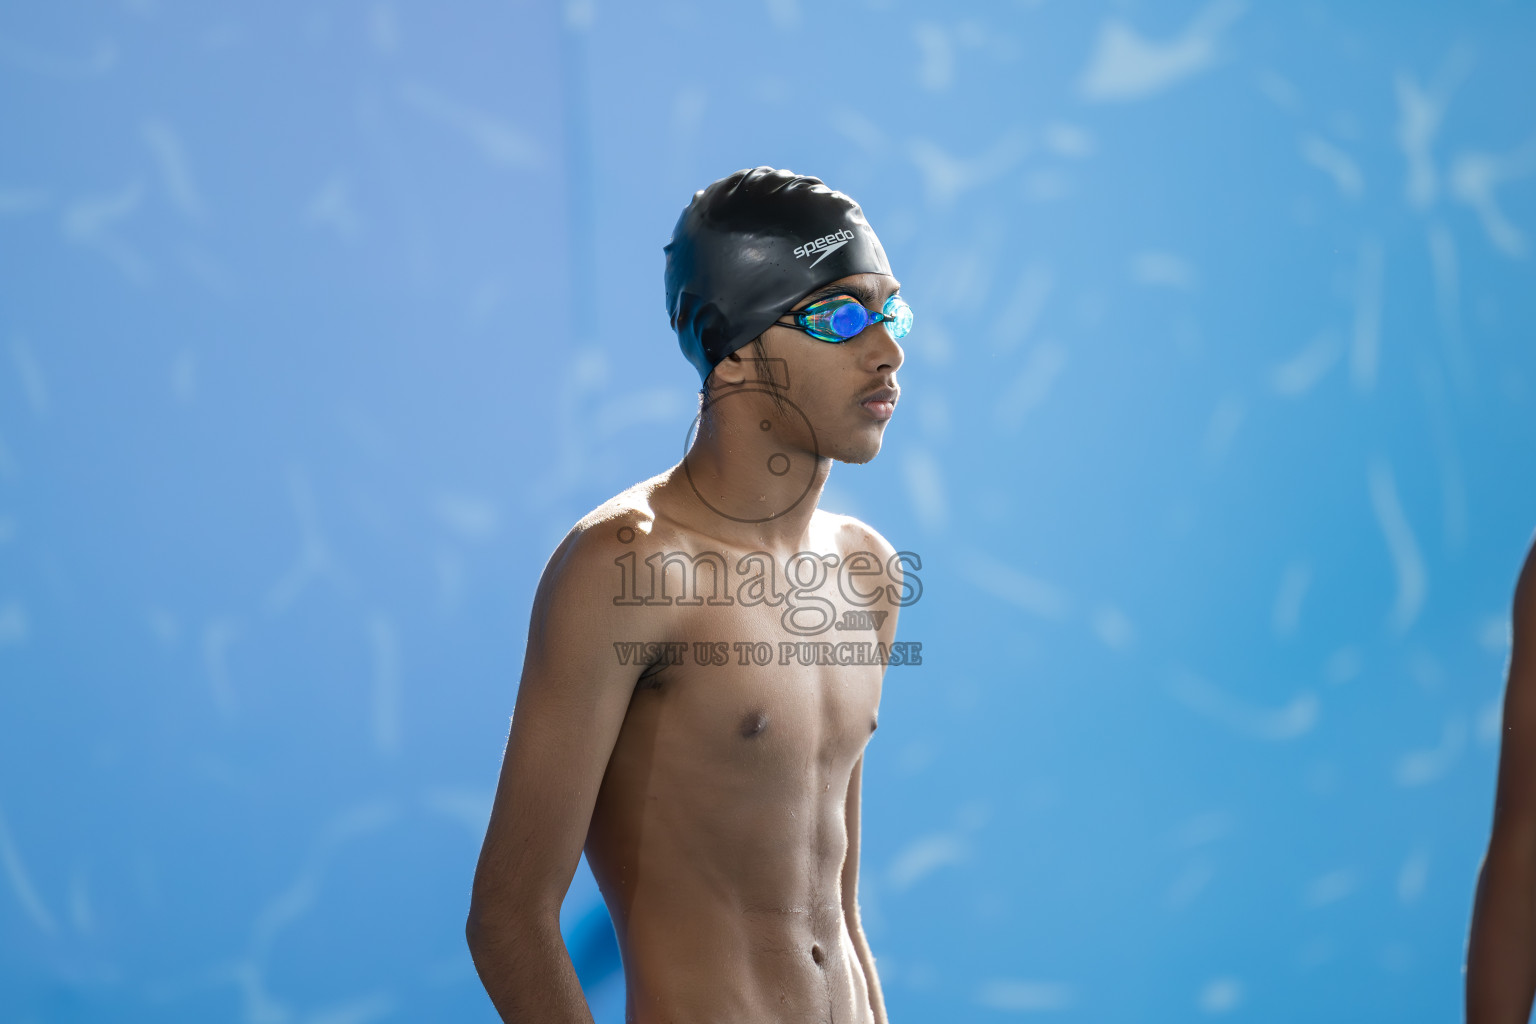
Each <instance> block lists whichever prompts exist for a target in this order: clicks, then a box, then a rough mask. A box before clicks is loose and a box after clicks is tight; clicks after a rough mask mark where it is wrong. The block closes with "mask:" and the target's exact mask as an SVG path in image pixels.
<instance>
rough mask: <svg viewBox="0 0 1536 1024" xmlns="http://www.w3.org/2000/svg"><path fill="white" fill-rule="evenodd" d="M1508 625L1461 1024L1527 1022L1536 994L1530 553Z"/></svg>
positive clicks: (1535, 584)
mask: <svg viewBox="0 0 1536 1024" xmlns="http://www.w3.org/2000/svg"><path fill="white" fill-rule="evenodd" d="M1512 625H1513V627H1514V629H1513V634H1514V635H1513V645H1512V649H1511V651H1510V660H1509V679H1508V682H1507V683H1506V685H1505V690H1504V737H1503V742H1502V745H1501V748H1500V752H1499V776H1498V795H1497V797H1496V799H1495V801H1494V810H1493V834H1492V836H1491V838H1490V839H1489V841H1488V853H1487V856H1486V857H1484V858H1483V866H1482V870H1481V871H1480V872H1479V874H1478V880H1477V895H1476V897H1475V899H1474V902H1473V911H1472V929H1471V937H1470V939H1469V941H1468V947H1467V992H1466V996H1467V1000H1466V1010H1467V1024H1504V1022H1509V1024H1515V1022H1518V1024H1525V1022H1526V1021H1527V1020H1528V1019H1529V1017H1530V1011H1531V1001H1532V996H1533V994H1536V548H1533V549H1532V552H1531V554H1530V555H1529V556H1528V557H1527V558H1526V563H1525V569H1524V570H1523V571H1522V572H1521V574H1520V582H1519V584H1518V585H1517V587H1516V589H1515V601H1514V615H1513V622H1512Z"/></svg>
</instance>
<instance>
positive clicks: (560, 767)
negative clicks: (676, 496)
mask: <svg viewBox="0 0 1536 1024" xmlns="http://www.w3.org/2000/svg"><path fill="white" fill-rule="evenodd" d="M644 486H645V485H643V484H642V485H636V488H631V489H630V490H629V491H626V492H624V493H623V494H620V495H618V496H616V497H615V498H613V499H611V500H610V501H608V502H606V503H604V504H603V505H602V506H600V507H599V508H597V509H594V510H593V511H592V512H590V513H588V514H587V515H586V516H584V517H582V519H581V520H580V521H579V522H578V523H577V524H576V525H575V526H574V527H572V528H571V530H570V532H569V533H568V534H567V535H566V536H565V539H564V540H562V541H561V542H560V544H559V546H558V547H557V548H556V549H555V551H554V554H552V555H551V556H550V558H549V562H548V563H547V564H546V565H545V567H544V572H543V575H542V576H541V578H540V580H539V585H538V589H537V591H536V592H535V595H534V600H533V611H532V614H531V615H530V619H529V626H528V645H527V651H526V654H525V655H524V659H523V672H522V679H521V681H520V683H519V685H518V691H517V701H516V705H515V710H514V712H513V716H512V726H511V731H510V734H509V736H508V739H507V749H506V754H505V756H504V757H503V759H502V765H501V774H500V778H499V780H498V782H497V787H496V796H495V799H494V801H493V802H492V806H491V817H490V823H489V825H488V826H487V828H486V834H485V842H484V844H483V845H482V847H481V851H480V860H479V863H478V864H477V866H476V869H475V879H474V885H473V889H472V894H471V901H470V912H469V919H468V922H467V924H466V936H467V939H468V941H469V947H470V953H471V955H472V957H473V958H474V962H475V968H476V970H477V971H478V972H479V974H480V978H481V980H482V982H484V984H485V988H486V991H487V992H488V993H489V994H490V997H491V1001H492V1002H493V1003H494V1004H495V1006H496V1009H497V1011H498V1012H499V1013H500V1014H501V1017H502V1019H503V1020H506V1021H525V1020H527V1021H532V1020H537V1021H552V1022H560V1024H591V1020H592V1018H591V1014H590V1012H589V1011H588V1009H587V1005H586V1002H585V1000H584V998H583V997H582V993H581V985H580V983H579V982H578V981H577V978H576V971H575V968H574V967H573V965H572V964H571V960H570V956H569V955H568V953H567V952H566V949H565V945H564V942H563V940H562V939H561V936H560V922H559V914H560V904H561V901H562V900H563V899H564V896H565V893H566V890H567V889H568V888H569V887H570V884H571V879H572V877H573V876H574V874H575V872H576V866H577V863H578V862H579V860H580V857H581V850H582V846H583V844H584V843H585V841H586V836H587V830H588V827H589V825H590V823H591V818H592V808H593V805H594V803H595V801H596V798H597V793H598V788H599V787H600V785H601V784H602V780H603V774H604V772H605V770H606V768H607V765H608V761H609V757H610V755H611V753H612V751H613V747H614V743H615V740H616V739H617V737H618V735H619V730H620V728H621V727H622V725H623V723H624V716H625V712H626V709H627V708H628V705H629V700H630V696H631V693H632V691H633V690H634V686H635V681H636V678H637V677H638V673H639V672H640V668H639V667H637V666H635V665H632V664H631V665H624V664H621V663H620V662H619V659H618V658H616V657H615V655H614V646H613V644H614V643H615V642H616V641H619V640H633V639H637V638H642V637H647V636H649V635H650V634H652V633H654V634H655V638H657V639H660V638H662V637H663V636H664V634H665V632H666V630H667V629H668V628H669V626H668V619H669V616H670V615H671V614H673V613H672V612H671V611H670V610H669V609H666V608H653V609H636V608H632V607H630V608H623V609H620V608H617V607H615V605H614V598H615V597H616V596H617V595H616V592H615V584H614V581H615V579H616V575H615V568H614V559H616V558H618V557H619V556H621V555H622V554H623V553H624V551H625V550H627V548H626V545H625V543H624V541H623V540H622V539H621V538H620V531H622V530H633V531H637V532H639V531H649V530H650V529H651V528H652V526H653V525H654V517H653V516H652V515H651V513H650V511H649V509H648V506H647V504H646V501H645V491H644ZM621 611H622V615H621V614H620V613H621Z"/></svg>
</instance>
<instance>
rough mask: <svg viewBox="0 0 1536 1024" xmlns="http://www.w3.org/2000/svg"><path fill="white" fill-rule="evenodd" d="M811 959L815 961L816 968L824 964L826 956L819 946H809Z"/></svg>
mask: <svg viewBox="0 0 1536 1024" xmlns="http://www.w3.org/2000/svg"><path fill="white" fill-rule="evenodd" d="M811 959H812V960H815V961H816V966H818V967H820V966H821V965H822V964H823V963H825V962H826V959H827V955H826V954H825V953H823V952H822V951H821V947H820V946H817V945H812V946H811Z"/></svg>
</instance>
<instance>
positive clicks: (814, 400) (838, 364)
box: [727, 274, 903, 463]
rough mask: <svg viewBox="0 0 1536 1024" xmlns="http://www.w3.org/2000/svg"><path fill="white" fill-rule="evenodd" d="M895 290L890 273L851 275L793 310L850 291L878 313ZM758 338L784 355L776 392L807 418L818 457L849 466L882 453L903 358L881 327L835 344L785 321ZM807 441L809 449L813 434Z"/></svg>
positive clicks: (773, 356)
mask: <svg viewBox="0 0 1536 1024" xmlns="http://www.w3.org/2000/svg"><path fill="white" fill-rule="evenodd" d="M900 289H901V282H899V281H897V280H896V279H895V278H894V277H892V276H890V275H889V274H854V275H851V276H849V277H844V278H841V279H839V280H837V281H834V282H832V284H830V285H828V286H826V287H824V288H818V289H817V290H816V291H814V292H812V293H811V294H810V295H807V296H806V297H805V298H804V299H802V300H801V301H800V302H798V303H796V305H795V307H794V308H795V309H797V310H798V309H804V308H805V307H806V306H809V305H810V304H811V303H813V302H816V301H818V300H821V299H825V298H828V297H830V296H833V295H851V296H853V297H854V298H856V299H858V300H859V301H860V302H861V303H863V305H864V306H865V307H866V308H868V309H872V310H879V309H881V308H883V307H884V306H885V302H886V300H887V299H889V298H890V297H891V296H892V295H895V294H896V293H897V292H898V291H899V290H900ZM762 340H763V348H764V350H765V355H767V357H768V358H769V359H770V360H783V367H784V370H785V371H787V373H788V377H789V380H788V386H787V387H784V388H782V389H780V393H781V394H782V395H783V396H784V397H785V398H787V399H788V400H789V401H790V402H793V403H794V405H795V407H796V408H798V409H799V410H800V411H801V412H803V413H804V414H805V418H806V419H807V420H809V421H810V423H811V426H812V427H813V428H814V430H815V432H816V434H815V439H814V442H813V444H814V448H815V450H816V452H817V453H818V454H820V455H824V456H826V457H828V458H832V459H836V460H837V461H839V462H850V463H863V462H868V461H869V460H870V459H873V458H874V457H875V456H876V455H878V454H879V452H880V444H881V441H882V440H883V439H884V437H885V427H886V424H887V423H889V422H890V420H891V416H892V415H893V414H894V413H895V411H896V399H897V392H898V388H897V384H896V371H897V370H898V369H900V367H901V363H902V358H903V353H902V350H901V345H899V344H898V343H897V342H896V339H895V338H892V337H891V334H890V331H888V330H887V329H886V327H885V325H884V324H870V325H869V326H868V327H866V328H865V329H864V330H863V331H862V332H861V333H859V334H857V335H855V336H854V337H852V338H849V339H848V340H847V341H844V342H840V343H836V344H833V343H831V342H825V341H819V340H817V339H816V338H813V337H811V336H810V335H809V334H806V333H805V332H803V331H799V330H796V329H795V328H793V327H785V326H774V327H770V328H768V330H767V331H766V332H764V334H763V339H762ZM753 356H754V352H753V349H752V346H748V347H746V348H743V349H740V350H738V352H735V353H732V354H731V355H730V356H728V357H727V359H735V358H738V357H743V358H745V359H746V360H748V362H749V363H750V360H751V359H752V357H753ZM770 365H773V364H770ZM731 369H732V370H735V367H732V368H731ZM743 370H744V376H745V377H746V379H748V380H751V379H753V378H754V377H755V376H757V374H756V373H755V372H754V370H753V369H752V368H751V367H750V366H745V367H743ZM732 375H733V376H734V375H735V374H734V373H733V374H732ZM805 440H806V442H807V449H809V448H811V447H812V442H811V439H809V438H807V439H805Z"/></svg>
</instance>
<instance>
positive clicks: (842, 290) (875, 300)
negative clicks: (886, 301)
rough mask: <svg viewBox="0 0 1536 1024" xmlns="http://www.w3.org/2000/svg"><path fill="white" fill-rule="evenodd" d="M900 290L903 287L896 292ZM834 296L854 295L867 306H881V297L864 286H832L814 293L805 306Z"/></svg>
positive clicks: (898, 286) (899, 287) (897, 288)
mask: <svg viewBox="0 0 1536 1024" xmlns="http://www.w3.org/2000/svg"><path fill="white" fill-rule="evenodd" d="M900 290H901V286H900V285H897V286H896V291H898V292H899V291H900ZM895 293H896V292H892V293H891V294H893V295H894V294H895ZM834 295H852V296H853V297H854V298H856V299H858V300H859V301H860V302H861V303H863V304H864V305H865V306H875V305H879V302H880V299H879V296H877V295H876V294H875V293H874V292H872V291H870V290H869V289H868V288H866V287H864V286H863V285H855V284H832V285H828V286H827V287H825V288H821V289H819V290H817V291H814V292H812V293H811V294H810V296H809V297H808V298H807V299H806V300H805V304H806V305H807V306H809V305H810V304H811V303H813V302H819V301H820V300H822V299H829V298H831V297H832V296H834Z"/></svg>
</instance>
